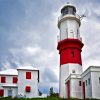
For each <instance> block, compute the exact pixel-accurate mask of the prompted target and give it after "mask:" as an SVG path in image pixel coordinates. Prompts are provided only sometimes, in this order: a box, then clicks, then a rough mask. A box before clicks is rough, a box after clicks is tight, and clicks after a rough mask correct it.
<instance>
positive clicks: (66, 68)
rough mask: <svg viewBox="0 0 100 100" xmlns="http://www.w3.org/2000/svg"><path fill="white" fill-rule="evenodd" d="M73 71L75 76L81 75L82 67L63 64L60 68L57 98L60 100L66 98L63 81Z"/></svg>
mask: <svg viewBox="0 0 100 100" xmlns="http://www.w3.org/2000/svg"><path fill="white" fill-rule="evenodd" d="M72 70H75V74H81V73H82V66H81V65H79V64H72V63H70V64H63V65H61V66H60V79H59V96H60V97H61V98H67V93H66V85H65V80H66V79H67V78H68V76H69V75H70V74H71V73H72Z"/></svg>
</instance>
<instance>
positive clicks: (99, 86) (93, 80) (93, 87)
mask: <svg viewBox="0 0 100 100" xmlns="http://www.w3.org/2000/svg"><path fill="white" fill-rule="evenodd" d="M99 77H100V66H90V67H89V68H88V69H86V71H84V72H83V73H82V79H83V81H85V95H86V98H97V99H100V92H99V91H100V83H99ZM89 78H90V84H88V79H89ZM86 80H87V86H86Z"/></svg>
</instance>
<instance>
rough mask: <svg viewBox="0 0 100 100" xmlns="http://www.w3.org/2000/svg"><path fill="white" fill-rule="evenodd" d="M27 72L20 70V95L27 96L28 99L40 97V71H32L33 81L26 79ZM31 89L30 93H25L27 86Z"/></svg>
mask: <svg viewBox="0 0 100 100" xmlns="http://www.w3.org/2000/svg"><path fill="white" fill-rule="evenodd" d="M26 72H27V71H25V70H18V95H20V94H21V95H23V96H24V95H26V97H27V98H32V97H37V96H38V71H30V72H31V79H26ZM28 85H29V86H30V87H31V91H30V92H26V91H25V87H26V86H28Z"/></svg>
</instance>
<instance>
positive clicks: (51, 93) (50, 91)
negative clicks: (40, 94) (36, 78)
mask: <svg viewBox="0 0 100 100" xmlns="http://www.w3.org/2000/svg"><path fill="white" fill-rule="evenodd" d="M53 94H54V91H53V87H51V88H50V90H49V95H50V96H53Z"/></svg>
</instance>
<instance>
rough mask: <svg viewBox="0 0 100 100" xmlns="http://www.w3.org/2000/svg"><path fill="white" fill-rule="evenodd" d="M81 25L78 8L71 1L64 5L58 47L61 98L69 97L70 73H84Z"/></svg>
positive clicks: (59, 25) (59, 20)
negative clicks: (67, 80) (67, 88)
mask: <svg viewBox="0 0 100 100" xmlns="http://www.w3.org/2000/svg"><path fill="white" fill-rule="evenodd" d="M80 25H81V20H80V16H78V15H77V14H76V8H75V7H74V6H73V5H71V4H69V3H67V4H66V5H64V6H63V7H62V9H61V16H60V17H59V19H58V28H59V30H60V40H59V42H58V47H57V49H58V50H59V54H60V83H59V93H60V94H59V95H60V97H61V98H68V93H67V91H66V85H65V80H66V79H67V78H68V77H69V75H70V74H71V73H72V74H73V73H74V74H81V73H82V61H81V49H82V47H83V43H82V38H81V37H80V32H79V28H80ZM73 84H74V83H73Z"/></svg>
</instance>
